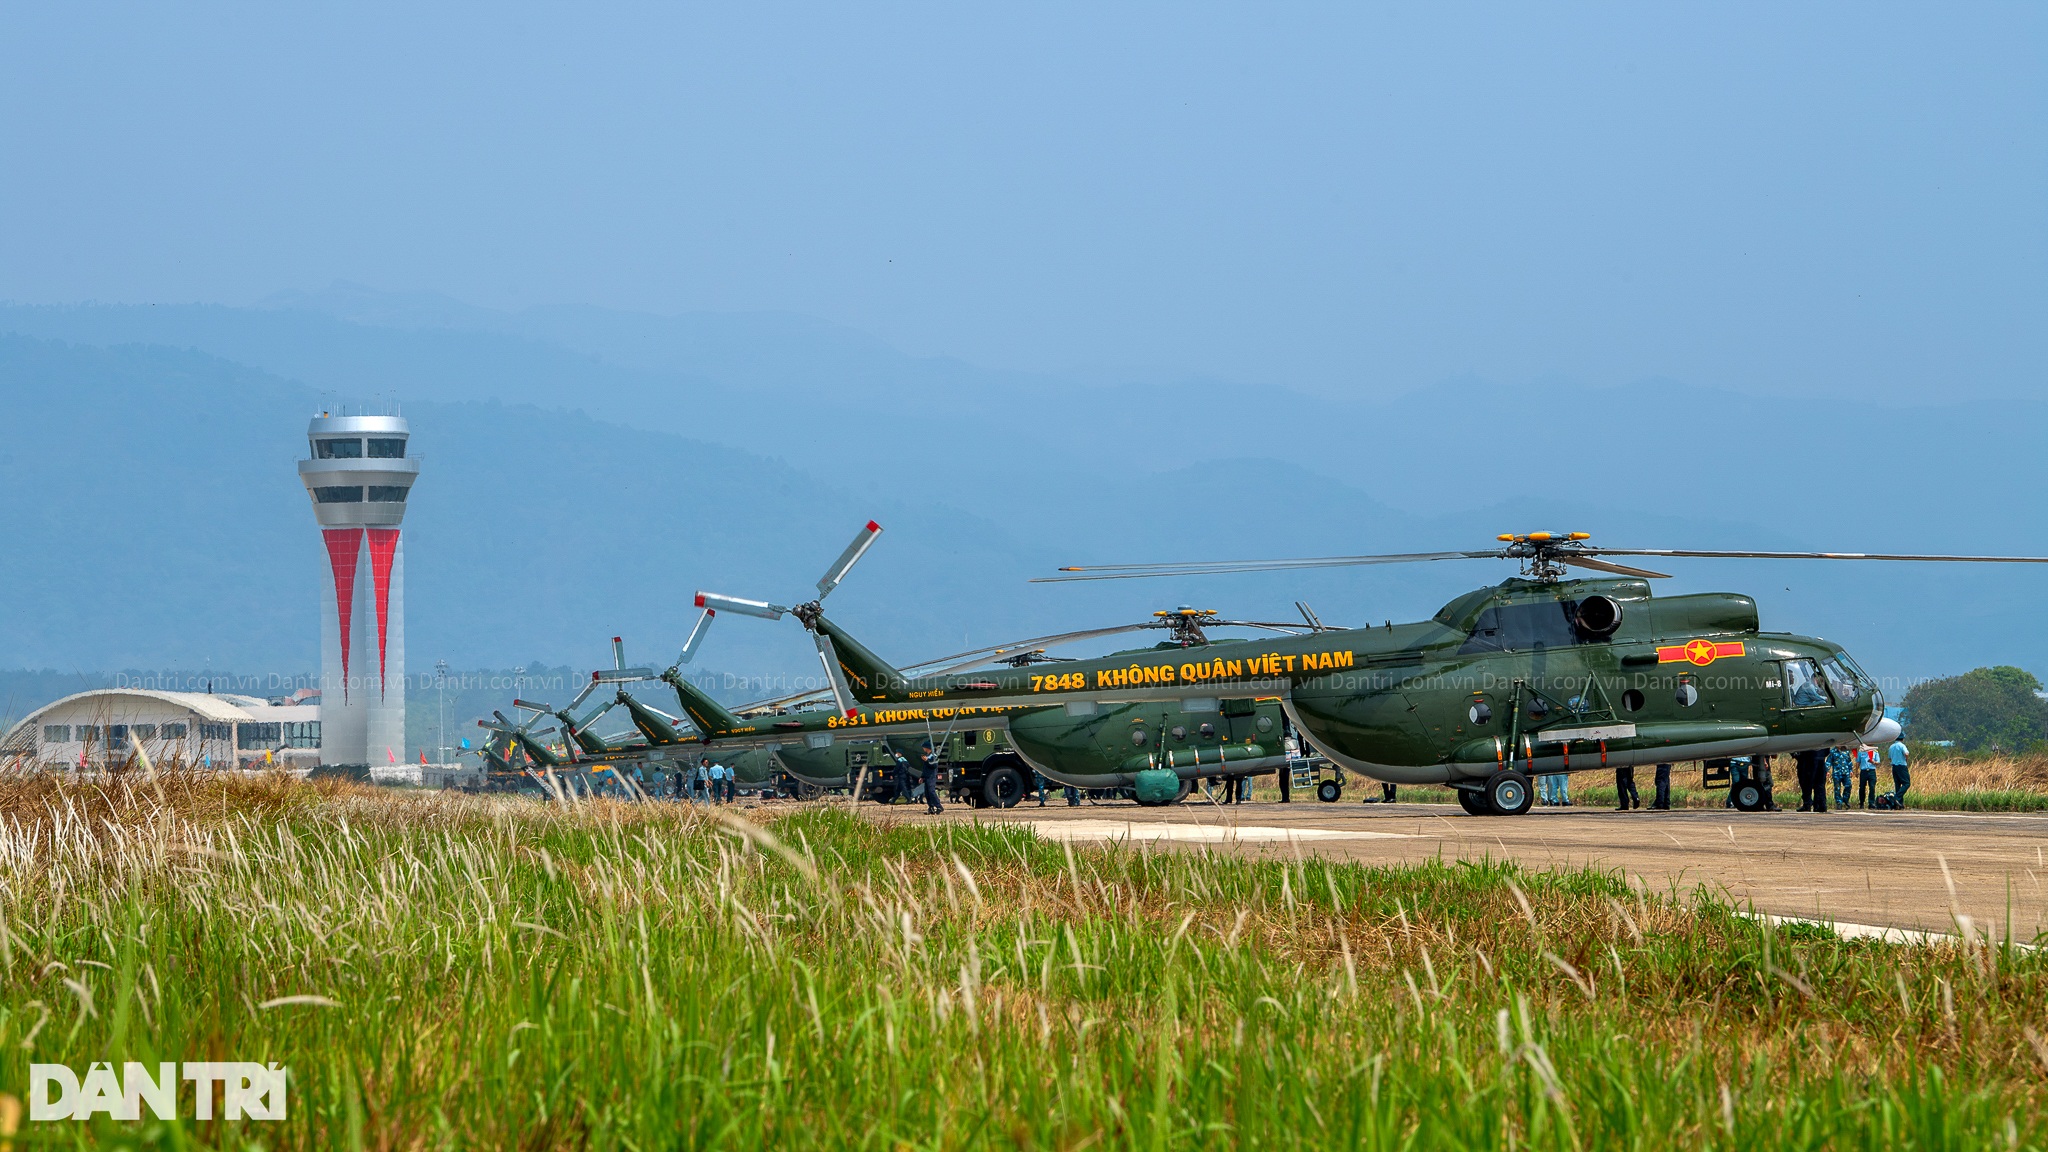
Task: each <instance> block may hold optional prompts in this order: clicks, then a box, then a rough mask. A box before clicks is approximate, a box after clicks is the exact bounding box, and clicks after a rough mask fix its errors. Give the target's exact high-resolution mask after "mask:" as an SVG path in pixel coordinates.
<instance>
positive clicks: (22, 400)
mask: <svg viewBox="0 0 2048 1152" xmlns="http://www.w3.org/2000/svg"><path fill="white" fill-rule="evenodd" d="M273 303H274V304H275V305H276V306H272V307H265V308H226V307H217V306H180V307H146V306H82V307H71V308H42V307H36V308H24V307H4V308H0V331H14V332H18V333H26V334H31V335H35V336H42V337H47V338H54V339H57V340H63V341H66V342H68V343H66V344H58V343H53V342H51V340H49V339H45V340H34V339H23V338H14V339H8V340H4V341H0V416H4V418H5V419H6V421H7V427H8V428H9V429H10V430H11V431H12V432H13V433H14V434H13V435H12V436H10V437H9V440H8V443H7V444H6V446H5V447H0V479H4V482H5V484H6V491H7V492H8V493H9V494H10V496H9V499H8V500H7V501H6V502H5V505H4V506H0V530H5V531H7V533H8V535H7V538H8V539H10V540H13V541H17V542H21V547H22V550H21V551H18V552H16V553H15V554H14V556H13V558H12V559H11V562H10V563H9V564H8V565H7V569H6V571H7V575H6V577H5V579H6V584H7V587H6V595H7V596H8V597H9V612H8V613H7V615H6V617H5V618H4V620H0V666H9V665H12V666H52V667H57V668H94V667H98V668H107V667H119V666H126V665H164V664H177V665H179V666H185V667H190V666H196V665H198V664H200V663H201V662H202V661H203V660H205V659H208V658H211V659H212V660H213V661H214V662H215V664H216V665H222V664H233V665H234V666H236V667H238V668H243V669H268V668H272V667H279V668H286V669H289V670H291V671H294V672H296V671H301V670H303V669H304V668H307V667H310V666H311V665H312V663H313V661H314V658H315V653H316V651H317V632H316V625H315V605H316V603H317V600H316V592H317V588H318V581H319V579H320V574H321V568H320V559H319V555H318V546H317V543H316V539H317V538H316V537H315V536H314V534H313V532H312V527H311V516H310V513H309V512H308V511H307V509H306V506H305V497H304V494H303V492H302V491H301V490H300V489H299V488H298V486H297V482H296V478H295V476H294V474H293V462H294V461H295V460H296V459H298V457H299V456H300V455H301V454H303V452H304V442H303V437H302V430H303V427H304V423H303V422H304V420H305V419H306V417H307V416H308V415H309V414H310V413H311V412H312V410H313V409H314V407H315V405H316V404H318V403H319V402H320V399H321V394H322V393H323V392H326V393H331V394H334V395H337V396H341V397H345V398H347V399H350V400H360V399H365V398H370V397H374V396H378V395H384V396H396V397H397V398H399V399H401V400H402V401H403V403H404V407H405V412H406V414H407V415H408V417H410V418H411V420H412V421H413V426H414V433H415V442H416V444H417V446H418V450H419V452H420V453H421V454H422V455H423V456H424V457H425V471H424V474H423V478H422V480H421V482H420V488H419V489H418V494H419V495H418V499H417V501H416V502H415V506H414V508H413V509H412V511H411V513H410V515H409V519H408V523H407V541H408V544H407V549H408V551H407V558H408V593H409V595H408V627H409V640H410V644H409V648H410V655H411V658H412V660H413V662H414V664H415V666H416V667H418V666H424V665H425V664H427V663H430V662H431V661H432V659H434V658H435V657H437V656H445V657H446V658H448V659H450V660H451V661H453V662H456V663H458V664H459V665H464V666H475V665H492V666H502V665H509V664H511V663H513V662H516V661H519V660H532V659H536V658H540V659H546V660H549V661H565V662H571V663H576V664H584V663H589V662H591V661H593V660H594V659H599V658H602V656H603V645H604V641H605V639H606V638H608V637H609V636H610V635H613V634H615V633H623V634H625V635H627V637H628V640H629V643H631V644H633V645H634V646H635V652H636V653H640V654H644V655H645V658H648V659H654V658H657V655H656V653H657V651H658V652H660V653H663V655H661V656H660V657H659V658H666V656H665V653H666V651H667V650H668V649H669V648H670V647H671V646H672V645H673V644H674V643H675V642H676V641H677V640H678V639H679V637H680V635H681V633H682V631H683V629H685V628H686V627H687V626H688V622H689V620H690V618H691V617H692V615H693V610H692V609H691V608H690V606H689V604H688V598H689V594H690V593H691V592H692V591H693V590H694V589H695V588H697V587H699V586H710V587H714V588H718V589H720V590H723V591H729V592H736V593H741V594H753V595H758V596H762V597H766V598H770V599H778V600H782V601H784V602H788V601H790V600H792V599H798V598H802V597H804V596H806V595H807V594H808V591H807V590H808V589H809V585H810V582H811V581H812V579H814V578H815V575H816V573H817V571H818V570H819V569H821V568H822V567H823V565H824V563H825V562H826V561H827V560H829V559H830V557H831V556H832V555H834V554H836V552H837V551H838V549H839V548H840V547H841V546H842V545H843V543H844V541H845V540H846V538H847V537H849V536H850V535H851V532H852V530H853V528H854V527H855V526H857V525H858V524H859V523H861V522H862V521H864V520H865V519H867V518H868V517H870V516H873V517H876V518H878V519H880V520H882V521H883V523H884V524H885V525H886V526H887V527H888V528H889V534H888V536H887V537H885V539H884V542H883V545H882V546H881V547H879V548H877V549H876V550H875V552H874V553H872V554H871V556H870V558H869V560H868V561H867V562H866V563H865V564H864V565H863V567H862V569H861V570H860V572H859V573H857V574H856V576H855V578H854V579H853V580H852V581H850V582H849V583H848V585H847V586H846V587H845V588H844V589H842V590H841V591H840V592H839V593H838V594H837V598H836V599H835V602H834V604H835V610H836V614H837V615H839V616H840V617H841V618H842V619H844V620H846V621H847V622H848V624H849V625H854V626H858V627H859V628H861V629H862V630H863V631H864V632H865V633H866V634H867V635H869V636H870V637H871V638H872V642H873V643H875V644H876V645H877V646H878V647H880V648H882V649H883V650H884V651H885V652H887V653H889V654H892V655H894V654H898V653H901V654H903V655H902V656H901V657H900V658H902V659H906V660H907V659H910V658H913V654H914V655H915V656H923V655H930V654H935V653H937V652H940V651H946V650H951V649H952V648H954V647H957V646H963V641H966V642H972V643H987V642H992V641H995V640H999V639H1006V638H1010V637H1014V636H1018V635H1026V634H1031V633H1034V632H1038V631H1054V630H1058V629H1061V628H1066V627H1074V626H1080V625H1083V624H1092V623H1095V622H1097V621H1100V620H1104V619H1119V618H1135V617H1136V616H1138V615H1140V614H1142V613H1144V612H1148V611H1150V610H1151V609H1152V608H1155V607H1159V606H1162V605H1171V604H1175V603H1183V602H1193V603H1199V604H1202V605H1204V606H1215V607H1218V608H1222V609H1224V610H1226V611H1228V612H1232V613H1239V614H1244V615H1251V616H1265V617H1273V616H1276V615H1277V616H1283V617H1284V616H1288V615H1291V613H1292V611H1293V610H1292V607H1291V604H1292V601H1293V600H1295V599H1297V598H1302V599H1308V600H1309V601H1311V602H1312V603H1313V604H1315V606H1316V607H1317V609H1318V610H1319V611H1321V612H1322V614H1323V615H1324V616H1325V618H1327V619H1331V620H1347V621H1355V620H1363V619H1374V620H1378V619H1387V618H1395V619H1398V618H1403V617H1413V616H1416V615H1418V614H1426V613H1427V612H1429V611H1432V610H1433V609H1434V608H1435V607H1436V606H1437V605H1438V604H1439V603H1441V602H1442V601H1443V600H1445V599H1448V598H1449V597H1450V596H1451V595H1454V594H1455V593H1457V592H1459V591H1462V590H1464V589H1466V588H1469V587H1471V586H1473V585H1476V584H1479V583H1484V582H1489V581H1492V580H1496V579H1498V578H1500V577H1501V576H1503V575H1505V574H1507V569H1506V566H1504V565H1491V564H1467V565H1448V564H1443V565H1430V566H1424V567H1420V568H1408V569H1381V570H1369V571H1364V572H1343V573H1327V572H1326V573H1322V574H1318V575H1313V576H1310V575H1302V576H1258V577H1244V578H1238V579H1234V580H1211V581H1179V582H1132V583H1124V584H1112V585H1101V586H1086V587H1076V586H1029V585H1026V584H1024V583H1023V580H1024V578H1025V577H1026V576H1028V575H1035V574H1039V573H1042V572H1045V571H1046V570H1048V569H1050V568H1051V567H1053V566H1054V565H1056V564H1059V563H1073V562H1077V561H1079V562H1085V561H1113V560H1119V559H1162V558H1164V559H1176V558H1203V557H1239V556H1259V555H1273V554H1280V555H1306V554H1322V553H1338V552H1343V553H1348V552H1365V551H1409V550H1415V549H1426V548H1443V547H1472V546H1476V545H1478V544H1480V543H1483V542H1484V541H1486V540H1488V539H1490V538H1491V536H1492V535H1493V534H1494V533H1495V532H1498V531H1503V530H1508V529H1523V530H1526V529H1528V528H1531V527H1535V526H1538V525H1544V526H1552V527H1565V528H1585V529H1588V530H1591V531H1594V532H1596V533H1597V534H1598V535H1599V537H1600V538H1601V539H1603V540H1608V541H1615V542H1626V543H1631V544H1641V545H1645V546H1650V547H1659V546H1686V545H1697V546H1707V547H1762V548H1826V549H1833V550H1865V549H1867V550H1876V549H1886V550H1892V549H1897V550H1982V551H2026V550H2041V549H2042V547H2043V545H2042V544H2041V542H2042V541H2044V540H2048V523H2044V520H2048V515H2044V512H2043V510H2042V506H2041V502H2040V500H2039V499H2038V495H2037V494H2038V493H2039V492H2040V491H2041V490H2042V483H2043V480H2044V479H2048V476H2044V475H2043V473H2044V471H2048V457H2044V454H2042V453H2041V452H2039V450H2038V447H2037V446H2038V445H2039V444H2040V443H2043V442H2044V440H2048V408H2044V407H2043V406H2042V405H2039V404H2003V405H1997V406H1988V405H1981V404H1969V405H1962V404H1959V405H1954V406H1949V407H1939V406H1933V407H1927V408H1923V409H1914V410H1906V409H1884V408H1879V407H1876V406H1873V405H1865V404H1852V403H1819V402H1811V401H1799V402H1782V401H1777V400H1772V399H1769V398H1760V397H1754V396H1746V395H1742V394H1739V393H1735V392H1729V391H1720V390H1713V389H1707V388H1701V387H1696V386H1686V385H1681V384H1677V383H1669V382H1652V383H1645V384H1641V385H1637V386H1634V387H1630V388H1626V389H1612V390H1592V389H1584V388H1578V387H1574V386H1572V385H1569V384H1566V383H1547V384H1526V385H1519V386H1507V385H1501V384H1489V383H1477V382H1463V383H1450V384H1446V385H1444V386H1441V387H1439V388H1436V389H1432V390H1429V391H1426V392H1422V393H1417V394H1413V395H1410V396H1406V397H1398V398H1371V397H1367V398H1361V399H1332V398H1317V397H1310V396H1306V395H1302V394H1298V393H1293V392H1289V391H1286V390H1283V389H1273V388H1259V387H1250V386H1239V385H1232V384H1227V383H1219V382H1213V381H1212V382H1201V381H1196V382H1186V383H1180V384H1171V385H1169V384H1157V383H1154V384H1146V385H1128V386H1115V385H1103V384H1097V383H1091V382H1086V381H1079V380H1064V379H1055V378H1040V377H1027V376H1023V375H1019V374H1013V373H1001V372H991V371H986V370H982V369H978V368H975V367H974V366H971V365H965V364H960V363H958V362H955V361H945V360H924V359H919V358H915V357H910V356H906V355H903V354H901V353H899V352H896V351H894V350H892V349H890V348H888V347H887V346H885V345H881V344H879V343H878V342H876V341H873V340H871V339H869V338H867V337H864V336H862V335H860V334H858V333H851V332H847V331H845V330H843V329H836V328H832V327H829V326H826V325H823V324H819V323H816V322H814V321H809V320H805V319H803V318H800V317H782V316H689V317H649V316H637V315H632V314H625V313H614V312H605V311H602V310H598V309H579V308H559V309H540V310H533V311H530V312H522V313H495V312H488V311H486V310H481V309H473V308H468V307H467V306H464V305H461V304H459V303H456V302H453V301H447V300H445V299H443V298H439V297H433V296H399V295H384V294H377V293H369V292H365V291H362V290H352V289H336V290H330V291H329V292H326V293H321V294H315V295H312V296H299V297H292V298H286V299H280V300H278V301H275V302H273ZM1676 563H1677V562H1674V564H1676ZM1673 570H1674V571H1676V572H1677V573H1678V574H1679V575H1680V577H1681V579H1680V580H1678V581H1675V582H1674V584H1675V585H1677V586H1680V587H1683V588H1691V589H1699V588H1709V587H1713V588H1737V589H1741V590H1744V591H1750V592H1752V593H1754V594H1756V595H1757V596H1758V597H1759V599H1760V600H1761V601H1762V603H1763V607H1764V610H1765V614H1766V623H1767V626H1771V627H1781V628H1787V629H1792V628H1796V629H1799V630H1802V631H1811V632H1817V633H1819V634H1822V635H1827V636H1830V637H1832V638H1835V639H1839V640H1842V641H1844V642H1845V643H1848V644H1850V645H1852V647H1853V648H1854V649H1855V650H1856V651H1857V652H1859V653H1860V654H1862V655H1863V657H1864V659H1865V663H1867V664H1870V665H1872V666H1873V667H1874V668H1876V669H1878V670H1880V671H1883V672H1887V673H1891V674H1894V675H1897V676H1900V677H1907V676H1921V675H1929V674H1935V673H1940V672H1949V671H1956V670H1961V669H1964V668H1968V667H1972V666H1975V665H1978V664H1988V663H2019V664H2022V665H2025V666H2028V667H2032V668H2035V669H2036V670H2037V671H2048V665H2043V664H2042V662H2041V661H2040V659H2039V658H2038V657H2037V656H2036V655H2035V654H2036V653H2038V652H2039V651H2041V644H2042V641H2043V640H2044V639H2048V635H2044V632H2048V627H2044V621H2043V616H2042V614H2041V613H2040V612H2039V611H2038V609H2037V608H2036V607H2035V605H2036V604H2037V603H2038V600H2039V592H2040V590H2041V588H2042V586H2043V581H2044V580H2048V573H2043V572H2041V571H2039V570H2031V569H2022V570H2014V569H2008V570H1992V571H1982V570H1956V569H1951V570H1946V571H1930V570H1924V569H1922V570H1909V569H1903V568H1898V567H1889V566H1886V567H1880V566H1875V565H1872V566H1860V565H1829V566H1822V565H1785V564H1777V565H1769V564H1752V563H1745V562H1712V563H1707V562H1687V563H1685V564H1684V565H1683V566H1678V567H1675V568H1674V569H1673ZM638 658H641V657H640V655H636V659H638ZM705 659H706V660H707V662H709V663H710V664H711V665H712V666H714V667H716V668H720V669H733V670H737V671H741V672H746V673H773V672H777V671H781V670H789V671H801V672H805V673H807V672H808V670H809V667H810V660H811V657H810V656H809V650H808V646H807V645H805V644H804V643H803V638H802V636H801V634H800V632H798V631H797V630H796V629H795V628H794V627H793V626H790V625H788V624H786V623H785V624H784V625H782V626H780V627H778V626H775V625H771V624H768V623H766V622H760V621H752V620H733V621H727V622H722V623H721V625H720V628H719V633H718V635H717V637H716V639H715V642H714V644H713V647H712V648H711V649H710V650H709V651H708V652H707V654H706V658H705Z"/></svg>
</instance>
